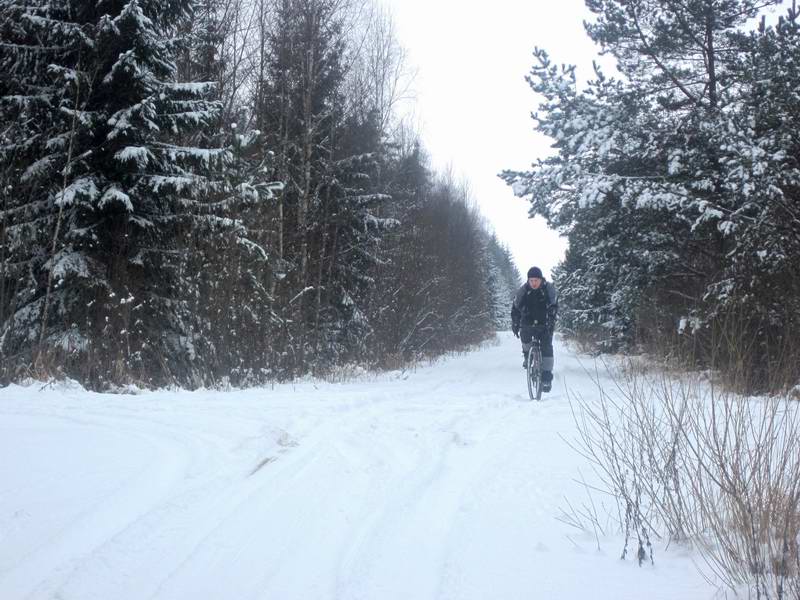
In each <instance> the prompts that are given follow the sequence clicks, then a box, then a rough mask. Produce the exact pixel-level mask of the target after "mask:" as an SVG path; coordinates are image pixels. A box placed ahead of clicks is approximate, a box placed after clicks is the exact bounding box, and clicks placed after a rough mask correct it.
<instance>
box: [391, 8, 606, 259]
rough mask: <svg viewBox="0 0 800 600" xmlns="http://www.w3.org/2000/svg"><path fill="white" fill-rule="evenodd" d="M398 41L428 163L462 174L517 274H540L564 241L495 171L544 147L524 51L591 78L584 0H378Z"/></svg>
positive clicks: (522, 165)
mask: <svg viewBox="0 0 800 600" xmlns="http://www.w3.org/2000/svg"><path fill="white" fill-rule="evenodd" d="M385 2H386V4H387V5H388V6H389V8H390V9H391V11H392V13H393V15H394V18H395V22H396V26H397V32H398V37H399V38H400V43H401V44H402V45H403V46H404V47H405V48H406V49H407V51H408V53H409V61H410V63H411V65H412V66H413V67H416V69H417V71H418V74H417V78H416V80H415V82H414V85H413V87H414V89H415V91H416V95H417V102H416V107H415V111H416V114H417V115H418V117H419V120H420V126H421V129H422V138H423V141H424V143H425V145H426V147H427V149H428V151H429V152H430V153H431V156H432V159H433V163H434V166H435V167H438V168H442V169H443V168H446V167H447V166H452V168H453V171H454V172H455V174H456V176H457V177H463V178H466V179H467V181H468V182H469V183H470V187H471V189H472V192H473V194H474V196H475V199H476V200H477V202H478V204H479V206H480V209H481V212H482V213H483V214H484V215H485V216H486V217H487V219H488V220H489V222H490V224H491V225H492V226H493V228H494V230H495V232H496V233H497V236H498V238H500V240H501V241H503V242H504V243H505V244H507V245H508V246H509V248H510V249H511V252H512V253H513V255H514V258H515V261H516V263H517V265H518V266H519V269H520V271H521V272H523V273H524V271H527V269H528V267H530V266H532V265H538V266H540V267H541V268H542V269H543V270H544V271H545V273H546V274H547V273H549V272H550V270H551V269H552V268H553V267H554V266H555V265H556V264H557V263H558V262H559V261H560V260H561V259H562V258H563V255H564V250H565V249H566V241H565V240H563V239H561V238H559V237H558V235H557V234H556V233H555V232H553V231H550V230H549V229H547V226H546V224H545V223H544V221H543V220H542V219H541V218H538V217H537V218H536V219H535V220H531V219H529V218H528V216H527V210H528V202H527V201H526V200H523V199H521V198H516V197H515V196H514V195H513V193H512V192H511V189H510V188H509V187H508V186H506V185H505V184H504V183H503V181H502V180H501V179H500V178H498V177H497V174H498V173H499V172H500V171H502V170H503V169H517V170H526V169H528V167H529V166H530V164H531V163H532V162H533V161H534V160H535V159H536V158H537V157H544V156H546V155H547V154H548V153H550V147H549V146H550V142H549V140H548V139H547V138H544V137H542V136H538V135H537V134H536V133H535V132H534V131H533V121H532V120H531V118H530V113H531V112H532V111H534V110H535V109H536V107H537V104H538V102H537V99H536V96H535V95H534V94H533V92H532V91H531V89H530V87H529V86H528V84H527V83H526V82H525V80H524V76H525V75H526V74H527V73H528V71H529V70H530V67H531V66H532V65H533V55H532V52H533V49H534V47H535V46H539V47H541V48H544V49H545V50H547V52H548V53H549V54H550V57H551V59H552V60H553V61H554V62H556V63H562V62H564V63H570V64H577V65H578V69H579V74H580V75H582V76H583V77H590V76H591V71H590V70H591V63H592V59H593V58H594V57H595V56H596V53H597V49H596V47H595V46H594V45H593V44H592V43H591V41H590V40H589V39H588V38H587V37H586V34H585V32H584V30H583V20H584V19H585V18H588V17H589V14H590V13H589V12H588V10H586V8H585V6H584V4H583V0H558V1H553V0H547V1H546V0H493V1H490V2H485V1H483V2H482V1H478V2H470V1H468V0H385Z"/></svg>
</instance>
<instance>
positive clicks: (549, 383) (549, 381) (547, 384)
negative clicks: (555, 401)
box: [542, 371, 553, 392]
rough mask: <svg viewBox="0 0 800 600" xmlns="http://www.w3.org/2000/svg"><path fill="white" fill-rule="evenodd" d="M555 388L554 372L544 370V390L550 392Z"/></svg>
mask: <svg viewBox="0 0 800 600" xmlns="http://www.w3.org/2000/svg"><path fill="white" fill-rule="evenodd" d="M551 389H553V372H552V371H542V391H543V392H549V391H550V390H551Z"/></svg>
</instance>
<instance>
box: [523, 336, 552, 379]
mask: <svg viewBox="0 0 800 600" xmlns="http://www.w3.org/2000/svg"><path fill="white" fill-rule="evenodd" d="M534 337H535V338H536V339H537V340H539V344H540V345H541V347H542V370H543V371H552V370H553V362H554V359H553V333H552V332H551V331H548V330H547V327H543V326H541V325H522V326H521V327H520V328H519V339H520V341H521V342H522V351H523V352H525V353H526V354H527V353H528V350H530V349H531V340H532V339H533V338H534Z"/></svg>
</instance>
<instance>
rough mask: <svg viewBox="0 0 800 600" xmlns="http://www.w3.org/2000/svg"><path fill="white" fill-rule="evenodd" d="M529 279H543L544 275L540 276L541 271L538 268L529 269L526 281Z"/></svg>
mask: <svg viewBox="0 0 800 600" xmlns="http://www.w3.org/2000/svg"><path fill="white" fill-rule="evenodd" d="M531 277H538V278H539V279H544V275H542V270H541V269H540V268H539V267H531V268H530V269H528V279H530V278H531Z"/></svg>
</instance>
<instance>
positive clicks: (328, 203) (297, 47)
mask: <svg viewBox="0 0 800 600" xmlns="http://www.w3.org/2000/svg"><path fill="white" fill-rule="evenodd" d="M364 7H367V8H369V7H372V8H371V10H374V12H371V13H369V14H367V15H366V16H365V15H364V13H363V12H359V10H357V9H358V7H356V6H355V5H352V6H351V4H350V3H348V2H342V1H341V0H253V1H249V0H226V1H225V2H214V1H211V0H168V1H167V2H154V1H151V0H119V1H111V2H101V3H96V2H88V1H87V0H73V1H72V2H67V3H64V2H55V1H53V0H32V1H31V2H25V3H22V2H19V1H17V0H0V73H2V76H0V137H1V138H2V145H1V147H0V185H2V188H0V189H1V192H2V199H1V203H0V328H1V329H0V336H1V337H0V363H1V364H0V378H2V380H3V381H11V380H19V379H21V378H23V377H27V376H30V375H33V376H36V377H41V378H46V377H53V376H56V377H61V376H68V377H72V378H74V379H76V380H78V381H80V382H81V383H83V384H85V385H87V386H89V387H92V388H96V389H115V388H117V387H118V386H124V385H127V384H137V385H144V386H159V385H164V384H178V385H184V386H188V387H196V386H200V385H214V384H220V383H223V384H224V383H226V382H228V383H232V384H235V385H251V384H256V383H259V382H265V381H270V380H277V379H285V378H291V377H296V376H298V375H302V374H306V373H317V374H322V375H324V374H326V373H330V372H332V371H333V370H335V369H336V368H337V367H339V366H340V365H344V364H347V363H359V364H364V365H367V366H370V367H399V366H402V365H404V364H406V363H407V362H408V361H414V360H419V359H420V358H423V357H433V356H436V355H437V354H440V353H442V352H447V351H449V350H453V349H457V348H461V347H464V346H465V345H467V344H473V343H476V342H480V341H482V340H483V339H485V338H486V337H487V336H488V335H489V334H490V333H491V332H493V331H494V328H495V327H497V326H501V324H502V321H503V319H504V318H505V312H507V311H508V303H507V300H508V297H509V288H510V287H513V284H514V283H516V282H515V279H516V274H515V273H513V267H512V266H511V260H510V257H509V254H508V252H507V250H505V249H503V248H502V247H501V246H500V244H499V243H498V242H497V240H495V239H494V238H493V237H492V236H490V234H489V233H487V231H486V228H485V226H484V224H483V223H482V221H481V219H480V218H479V216H478V215H477V214H476V212H475V210H474V208H472V207H471V205H470V199H469V198H468V197H467V194H466V192H465V191H464V190H463V189H461V187H460V186H458V185H456V184H455V183H453V182H452V181H449V180H447V179H442V178H440V177H439V176H437V175H436V174H435V173H432V172H431V171H430V169H429V167H428V165H427V160H426V159H425V157H424V152H423V151H422V150H421V149H420V147H419V144H418V143H415V141H414V139H415V136H414V135H409V134H408V132H407V130H405V129H403V127H402V124H401V122H400V121H399V120H398V119H397V118H396V115H395V114H394V113H393V111H394V106H395V103H396V101H397V99H398V97H399V94H401V93H402V89H403V85H405V84H404V83H403V82H401V80H400V78H401V76H402V73H403V65H402V58H403V55H402V50H401V49H400V48H399V46H398V45H397V42H396V40H395V39H394V38H393V31H392V26H391V19H390V18H389V17H388V16H387V15H386V13H385V12H383V11H382V10H379V9H378V6H377V4H375V5H374V6H373V5H372V4H370V3H367V4H365V5H364V6H362V7H361V8H364ZM365 22H366V23H368V24H369V26H368V27H366V29H364V28H363V27H362V25H363V24H364V23H365ZM359 36H360V37H359ZM504 302H505V303H506V304H505V306H504Z"/></svg>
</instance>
